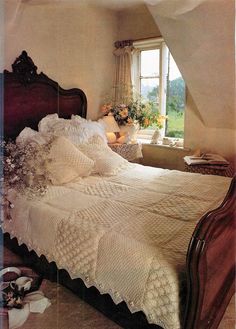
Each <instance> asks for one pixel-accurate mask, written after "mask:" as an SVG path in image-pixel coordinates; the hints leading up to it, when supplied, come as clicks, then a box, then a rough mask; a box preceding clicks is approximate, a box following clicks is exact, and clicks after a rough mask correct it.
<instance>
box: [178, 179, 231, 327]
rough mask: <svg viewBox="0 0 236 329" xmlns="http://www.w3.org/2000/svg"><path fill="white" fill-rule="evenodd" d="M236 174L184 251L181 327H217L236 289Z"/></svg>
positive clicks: (201, 222) (205, 216)
mask: <svg viewBox="0 0 236 329" xmlns="http://www.w3.org/2000/svg"><path fill="white" fill-rule="evenodd" d="M235 226H236V176H234V178H233V179H232V182H231V185H230V189H229V192H228V194H227V196H226V197H225V199H224V201H223V203H222V204H221V206H220V207H218V208H217V209H215V210H213V211H210V212H209V213H207V214H206V215H204V216H203V217H202V219H201V220H200V222H199V223H198V225H197V227H196V229H195V231H194V233H193V236H192V239H191V241H190V244H189V249H188V254H187V280H188V296H187V305H186V312H185V319H184V329H216V328H217V327H218V325H219V323H220V320H221V319H222V317H223V314H224V312H225V310H226V308H227V305H228V303H229V302H230V299H231V298H232V296H233V294H234V292H235Z"/></svg>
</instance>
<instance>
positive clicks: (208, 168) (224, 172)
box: [184, 163, 234, 177]
mask: <svg viewBox="0 0 236 329" xmlns="http://www.w3.org/2000/svg"><path fill="white" fill-rule="evenodd" d="M184 166H185V171H187V172H193V173H199V174H203V175H218V176H225V177H233V175H234V173H233V170H232V168H231V166H230V165H228V166H217V165H202V164H201V165H200V164H199V165H192V166H189V165H188V164H187V163H185V164H184Z"/></svg>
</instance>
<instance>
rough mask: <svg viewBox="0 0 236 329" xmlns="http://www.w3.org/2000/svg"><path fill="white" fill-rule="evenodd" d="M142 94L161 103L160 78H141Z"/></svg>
mask: <svg viewBox="0 0 236 329" xmlns="http://www.w3.org/2000/svg"><path fill="white" fill-rule="evenodd" d="M140 92H141V96H142V97H143V98H144V99H147V100H149V101H152V102H154V103H155V104H157V105H159V79H158V78H149V79H141V91H140Z"/></svg>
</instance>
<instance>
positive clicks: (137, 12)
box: [118, 4, 160, 40]
mask: <svg viewBox="0 0 236 329" xmlns="http://www.w3.org/2000/svg"><path fill="white" fill-rule="evenodd" d="M118 17H119V40H126V39H129V38H130V39H143V38H149V37H157V36H159V35H160V30H159V28H158V26H157V24H156V23H155V21H154V19H153V17H152V15H151V14H150V12H149V10H148V9H147V7H146V6H145V5H144V4H143V5H138V6H135V7H131V8H128V9H125V10H122V11H120V12H119V16H118Z"/></svg>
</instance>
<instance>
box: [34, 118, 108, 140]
mask: <svg viewBox="0 0 236 329" xmlns="http://www.w3.org/2000/svg"><path fill="white" fill-rule="evenodd" d="M38 128H39V132H40V133H44V134H51V135H52V136H64V137H66V138H67V139H69V140H70V141H71V142H72V143H73V144H80V143H86V142H88V140H89V139H90V138H91V137H93V136H94V135H99V136H100V137H101V138H102V139H103V140H104V142H106V141H107V140H106V134H105V128H104V125H103V124H102V123H101V122H97V121H91V120H86V119H84V118H81V117H80V116H78V115H74V116H72V119H71V120H68V119H62V118H58V115H57V114H50V115H47V116H46V117H45V118H43V119H42V120H41V121H40V122H39V126H38Z"/></svg>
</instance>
